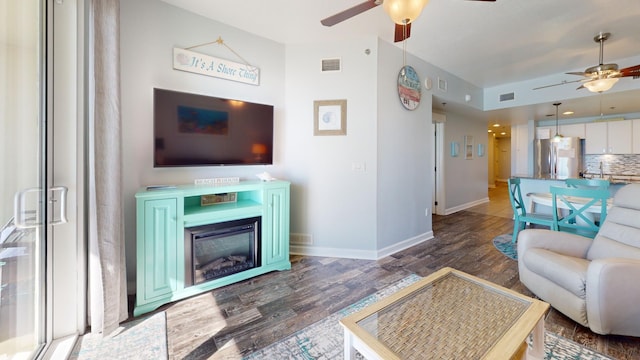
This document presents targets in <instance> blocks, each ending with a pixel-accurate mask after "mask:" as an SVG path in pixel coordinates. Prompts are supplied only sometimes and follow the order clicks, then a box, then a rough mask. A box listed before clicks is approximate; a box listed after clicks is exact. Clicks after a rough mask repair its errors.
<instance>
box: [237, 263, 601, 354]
mask: <svg viewBox="0 0 640 360" xmlns="http://www.w3.org/2000/svg"><path fill="white" fill-rule="evenodd" d="M419 279H420V277H419V276H417V275H413V276H410V277H407V278H405V279H403V280H401V281H399V282H397V283H396V284H393V285H392V286H390V287H387V288H385V289H383V290H381V291H379V292H377V293H375V294H373V295H370V296H368V297H366V298H364V299H362V300H360V301H358V302H356V303H355V304H352V305H350V306H348V307H346V308H344V309H342V310H340V311H338V312H337V313H335V314H332V315H330V316H328V317H327V318H325V319H322V320H320V321H318V322H317V323H315V324H313V325H310V326H308V327H306V328H304V329H302V330H300V331H298V332H297V333H295V334H293V335H291V336H289V337H288V338H286V339H284V340H282V341H280V342H277V343H275V344H272V345H270V346H268V347H266V348H263V349H262V350H258V351H257V352H254V353H252V354H250V355H248V356H247V357H245V358H244V359H289V360H294V359H300V360H311V359H316V360H328V359H342V358H343V355H344V354H343V349H344V337H343V329H342V326H341V325H340V323H339V320H340V319H341V318H343V317H345V316H347V315H349V314H352V313H354V312H356V311H358V310H361V309H363V308H364V307H366V306H367V305H369V304H372V303H374V302H376V301H379V300H380V299H382V298H384V297H386V296H388V295H390V294H393V293H394V292H396V291H398V290H399V289H402V288H404V287H406V286H408V285H410V284H412V283H414V282H415V281H417V280H419ZM357 355H359V354H357ZM358 358H361V357H360V356H358ZM545 359H546V360H556V359H557V360H577V359H589V360H612V359H611V358H608V357H606V356H604V355H602V354H599V353H596V352H594V351H592V350H589V349H587V348H585V347H583V346H581V345H579V344H577V343H575V342H573V341H571V340H568V339H565V338H563V337H561V336H558V335H555V334H552V333H549V332H546V333H545Z"/></svg>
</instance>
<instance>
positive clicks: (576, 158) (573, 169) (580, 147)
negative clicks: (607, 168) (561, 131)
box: [533, 137, 584, 179]
mask: <svg viewBox="0 0 640 360" xmlns="http://www.w3.org/2000/svg"><path fill="white" fill-rule="evenodd" d="M533 155H534V175H535V176H536V177H543V178H545V177H551V178H559V179H566V178H578V177H580V172H581V171H582V167H583V161H584V140H581V139H580V138H578V137H565V138H561V139H560V140H559V141H554V140H553V139H537V140H535V142H534V153H533Z"/></svg>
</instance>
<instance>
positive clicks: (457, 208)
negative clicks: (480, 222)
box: [444, 197, 489, 215]
mask: <svg viewBox="0 0 640 360" xmlns="http://www.w3.org/2000/svg"><path fill="white" fill-rule="evenodd" d="M488 202H489V198H488V197H486V198H484V199H480V200H476V201H472V202H468V203H466V204H462V205H458V206H454V207H452V208H448V209H446V210H445V212H444V214H445V215H451V214H453V213H456V212H458V211H462V210H466V209H468V208H471V207H474V206H476V205H480V204H485V203H488Z"/></svg>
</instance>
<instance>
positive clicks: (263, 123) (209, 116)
mask: <svg viewBox="0 0 640 360" xmlns="http://www.w3.org/2000/svg"><path fill="white" fill-rule="evenodd" d="M153 103H154V109H153V110H154V112H153V118H154V123H153V130H154V154H153V163H154V167H174V166H227V165H265V164H273V106H272V105H265V104H256V103H251V102H247V101H240V100H231V99H223V98H218V97H212V96H205V95H198V94H190V93H183V92H177V91H171V90H164V89H154V91H153Z"/></svg>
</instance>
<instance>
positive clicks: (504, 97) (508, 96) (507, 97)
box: [500, 93, 516, 101]
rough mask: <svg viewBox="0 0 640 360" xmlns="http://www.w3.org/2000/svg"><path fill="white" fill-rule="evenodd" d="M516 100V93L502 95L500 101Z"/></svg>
mask: <svg viewBox="0 0 640 360" xmlns="http://www.w3.org/2000/svg"><path fill="white" fill-rule="evenodd" d="M515 98H516V95H515V94H514V93H508V94H501V95H500V101H509V100H513V99H515Z"/></svg>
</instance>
